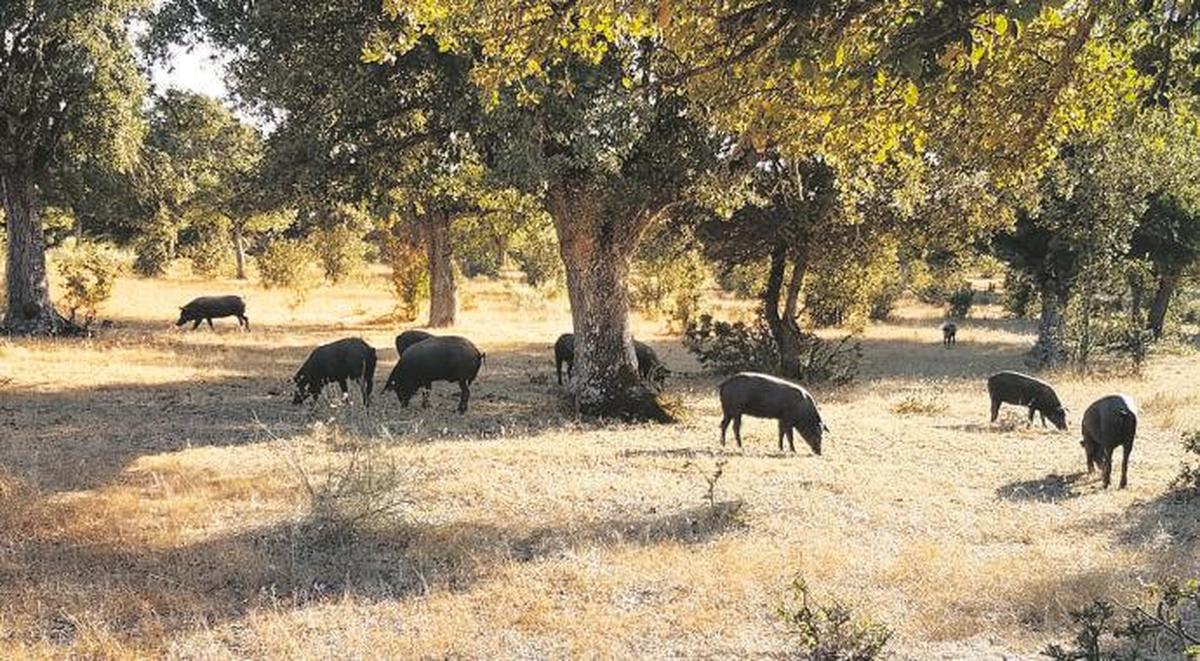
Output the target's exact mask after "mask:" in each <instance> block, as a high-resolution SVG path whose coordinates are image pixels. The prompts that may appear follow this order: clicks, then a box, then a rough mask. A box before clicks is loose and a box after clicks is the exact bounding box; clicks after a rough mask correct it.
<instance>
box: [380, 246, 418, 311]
mask: <svg viewBox="0 0 1200 661" xmlns="http://www.w3.org/2000/svg"><path fill="white" fill-rule="evenodd" d="M383 253H384V257H385V258H386V259H387V262H388V265H389V266H391V267H392V272H391V278H390V280H391V285H392V296H393V298H394V299H395V306H394V307H393V310H392V314H393V315H394V316H395V317H396V320H397V321H402V322H403V321H412V320H414V319H416V318H417V312H418V308H419V307H420V305H421V301H422V300H423V299H424V298H426V297H427V296H429V271H428V269H426V268H425V263H426V259H425V252H424V251H423V250H421V249H420V248H419V247H417V246H415V245H413V244H412V243H410V242H408V241H405V240H403V239H400V238H397V237H395V236H393V235H391V234H389V235H387V237H386V238H385V239H384V243H383Z"/></svg>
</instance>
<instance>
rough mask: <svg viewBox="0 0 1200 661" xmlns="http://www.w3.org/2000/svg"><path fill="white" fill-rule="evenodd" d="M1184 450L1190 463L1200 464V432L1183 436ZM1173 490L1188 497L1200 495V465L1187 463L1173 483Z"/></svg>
mask: <svg viewBox="0 0 1200 661" xmlns="http://www.w3.org/2000/svg"><path fill="white" fill-rule="evenodd" d="M1183 449H1184V451H1185V452H1187V454H1188V455H1189V456H1190V461H1194V462H1200V431H1193V432H1190V433H1188V434H1184V436H1183ZM1171 488H1172V489H1176V490H1179V491H1182V492H1184V493H1185V494H1186V495H1188V496H1195V495H1198V494H1200V463H1195V464H1193V463H1188V462H1187V461H1185V463H1184V464H1183V467H1182V468H1180V470H1179V475H1176V476H1175V480H1174V481H1172V482H1171Z"/></svg>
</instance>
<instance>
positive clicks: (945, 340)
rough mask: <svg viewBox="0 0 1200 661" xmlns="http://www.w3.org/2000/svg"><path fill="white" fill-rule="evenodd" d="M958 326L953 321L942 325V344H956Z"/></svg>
mask: <svg viewBox="0 0 1200 661" xmlns="http://www.w3.org/2000/svg"><path fill="white" fill-rule="evenodd" d="M957 335H958V324H956V323H954V322H953V321H947V322H946V323H944V324H942V344H944V345H946V346H949V345H951V344H956V343H957V342H958V340H957V338H956V336H957Z"/></svg>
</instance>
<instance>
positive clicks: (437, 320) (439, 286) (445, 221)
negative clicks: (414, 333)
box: [424, 210, 458, 328]
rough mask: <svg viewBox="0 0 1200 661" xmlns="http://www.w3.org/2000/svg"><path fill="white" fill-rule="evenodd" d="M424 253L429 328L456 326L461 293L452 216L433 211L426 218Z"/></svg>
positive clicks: (443, 212)
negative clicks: (457, 284)
mask: <svg viewBox="0 0 1200 661" xmlns="http://www.w3.org/2000/svg"><path fill="white" fill-rule="evenodd" d="M425 220H426V223H425V227H424V230H425V251H426V256H427V257H428V262H429V327H430V328H444V327H446V326H453V325H454V314H455V311H456V310H457V308H458V291H457V286H456V285H455V282H454V263H453V260H452V257H453V256H454V252H453V250H452V249H451V246H450V214H449V213H447V212H445V211H441V210H438V211H433V212H432V213H430V214H429V215H428V216H427V217H426V219H425Z"/></svg>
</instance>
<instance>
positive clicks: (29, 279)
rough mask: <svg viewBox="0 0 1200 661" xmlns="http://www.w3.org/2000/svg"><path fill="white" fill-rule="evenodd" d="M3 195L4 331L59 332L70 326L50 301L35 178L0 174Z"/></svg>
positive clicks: (21, 332)
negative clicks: (5, 251)
mask: <svg viewBox="0 0 1200 661" xmlns="http://www.w3.org/2000/svg"><path fill="white" fill-rule="evenodd" d="M0 196H3V198H4V213H5V216H6V220H7V223H8V259H7V262H6V263H5V275H6V278H7V286H6V293H7V302H8V307H7V309H6V310H5V313H4V329H5V331H7V332H8V333H11V334H13V335H56V334H59V333H61V332H63V331H65V330H68V329H70V328H71V325H70V324H69V323H68V322H67V321H66V320H65V319H63V317H62V315H60V314H58V312H57V311H56V310H55V309H54V304H53V303H52V302H51V301H50V280H49V277H48V276H47V273H46V236H45V233H44V231H43V228H42V218H41V210H40V208H39V200H38V193H37V190H36V188H35V187H34V185H33V181H32V179H31V178H30V177H29V176H27V175H23V174H19V173H11V172H10V173H4V174H0Z"/></svg>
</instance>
